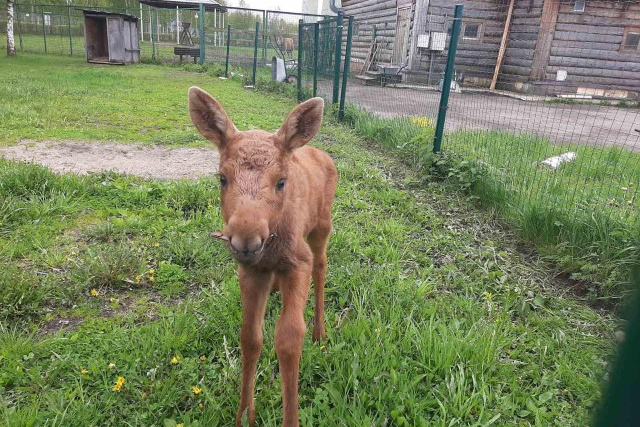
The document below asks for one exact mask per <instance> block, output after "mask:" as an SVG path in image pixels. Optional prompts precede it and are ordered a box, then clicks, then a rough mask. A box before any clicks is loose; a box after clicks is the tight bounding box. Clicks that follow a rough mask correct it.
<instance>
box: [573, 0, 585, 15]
mask: <svg viewBox="0 0 640 427" xmlns="http://www.w3.org/2000/svg"><path fill="white" fill-rule="evenodd" d="M585 7H587V2H586V0H577V1H576V2H575V3H574V4H573V11H574V12H584V9H585Z"/></svg>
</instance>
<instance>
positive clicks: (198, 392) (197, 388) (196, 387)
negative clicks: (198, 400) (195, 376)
mask: <svg viewBox="0 0 640 427" xmlns="http://www.w3.org/2000/svg"><path fill="white" fill-rule="evenodd" d="M191 391H192V392H193V394H195V395H196V396H197V395H199V394H200V393H202V389H201V388H200V387H198V386H197V385H194V386H193V387H191Z"/></svg>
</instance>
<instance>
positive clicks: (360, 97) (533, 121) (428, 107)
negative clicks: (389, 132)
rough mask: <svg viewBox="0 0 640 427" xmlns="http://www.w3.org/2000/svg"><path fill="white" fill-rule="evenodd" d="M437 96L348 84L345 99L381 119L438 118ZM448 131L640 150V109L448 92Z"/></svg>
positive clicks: (404, 89) (414, 90)
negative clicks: (501, 133) (488, 132)
mask: <svg viewBox="0 0 640 427" xmlns="http://www.w3.org/2000/svg"><path fill="white" fill-rule="evenodd" d="M439 100H440V93H439V92H436V91H432V90H424V89H410V88H391V87H378V86H364V85H362V84H359V83H354V82H351V81H350V82H349V88H348V90H347V101H348V102H352V103H355V104H357V105H359V106H361V107H364V108H365V109H367V110H369V111H371V112H372V113H375V114H377V115H379V116H382V117H396V116H406V115H409V116H427V117H432V118H435V117H436V116H437V110H438V102H439ZM446 129H447V130H458V129H481V130H510V131H514V132H516V133H527V134H536V135H539V136H543V137H547V138H549V139H550V140H551V141H553V142H554V143H558V144H561V143H567V142H575V143H580V144H588V145H596V146H620V147H624V148H626V149H628V150H633V151H638V152H640V133H639V132H636V131H635V129H640V109H637V108H619V107H603V106H599V105H586V104H553V103H549V102H544V101H523V100H520V99H515V98H510V97H506V96H498V95H492V94H488V93H452V94H451V98H450V103H449V110H448V112H447V122H446Z"/></svg>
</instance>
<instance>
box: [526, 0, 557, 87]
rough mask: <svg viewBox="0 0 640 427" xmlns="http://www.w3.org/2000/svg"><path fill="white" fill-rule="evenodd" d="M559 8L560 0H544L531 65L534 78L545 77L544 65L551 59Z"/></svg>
mask: <svg viewBox="0 0 640 427" xmlns="http://www.w3.org/2000/svg"><path fill="white" fill-rule="evenodd" d="M559 9H560V2H559V0H544V4H543V7H542V16H541V17H540V30H539V31H538V43H537V44H536V48H535V51H534V52H533V64H532V66H531V78H533V79H541V78H544V67H545V66H546V65H547V62H548V60H549V52H550V51H551V42H552V41H553V35H554V30H555V26H556V20H557V19H558V10H559Z"/></svg>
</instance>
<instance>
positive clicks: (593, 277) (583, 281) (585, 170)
mask: <svg viewBox="0 0 640 427" xmlns="http://www.w3.org/2000/svg"><path fill="white" fill-rule="evenodd" d="M346 120H347V122H348V123H349V124H350V125H351V126H353V127H354V129H355V131H356V132H357V133H358V134H360V135H362V136H363V137H365V138H367V139H369V140H372V141H377V142H379V143H381V144H382V145H383V146H385V147H388V148H391V149H393V150H394V151H396V152H398V153H399V154H400V155H401V156H402V157H403V158H404V159H405V160H407V161H408V162H409V163H410V164H411V165H413V166H414V167H416V168H417V169H418V170H421V171H422V172H423V173H424V174H426V175H428V176H430V178H432V179H436V180H440V179H443V178H444V179H445V180H447V181H449V182H452V183H454V184H455V186H456V187H459V188H462V189H463V190H464V191H465V193H466V194H468V195H470V196H471V198H472V199H473V200H475V201H476V202H478V203H479V204H481V205H484V206H487V207H489V208H491V209H492V210H494V211H496V212H498V213H499V214H500V215H501V217H502V218H504V219H506V220H507V221H508V222H510V223H511V224H513V225H515V226H516V227H518V228H519V229H520V230H521V232H522V234H523V236H524V237H526V238H527V239H528V240H530V241H533V242H535V243H536V244H537V247H538V250H539V251H540V253H541V254H542V255H543V256H545V257H546V258H547V259H549V260H550V261H551V262H552V264H553V265H555V266H556V267H557V268H558V270H559V272H561V273H567V274H568V275H569V276H570V278H571V279H572V280H573V281H574V283H573V284H574V285H578V287H579V288H581V292H584V293H586V294H588V295H589V297H590V298H592V299H601V300H606V303H607V304H614V305H615V304H618V303H620V302H623V301H624V299H625V297H626V296H627V295H628V294H629V292H630V291H631V288H632V287H631V271H632V269H633V267H634V266H636V265H638V263H639V262H640V261H639V260H640V215H639V212H640V200H639V198H638V195H639V193H638V192H639V190H638V187H639V186H640V154H639V153H633V152H630V151H626V150H623V149H621V148H594V147H589V146H584V145H576V144H562V145H554V144H552V143H551V142H549V141H548V140H546V139H544V138H539V137H535V136H528V135H512V134H509V133H506V132H495V131H494V132H489V131H457V132H451V133H448V134H447V135H446V136H445V139H444V142H443V150H444V156H443V157H442V156H441V157H439V158H434V156H433V155H432V154H431V150H432V148H433V145H432V144H433V135H434V129H433V126H432V123H430V122H428V121H424V122H419V119H415V120H417V123H414V122H413V121H412V119H411V118H398V119H393V120H387V119H380V118H377V117H374V116H372V115H370V114H368V113H365V112H361V111H359V110H357V109H356V108H353V107H351V108H349V109H348V111H347V116H346ZM423 120H426V119H423ZM567 151H574V152H576V153H577V159H576V161H574V162H572V163H569V164H566V165H563V166H561V167H560V168H559V169H558V170H556V171H553V170H550V169H548V168H546V167H545V166H541V165H539V163H540V162H541V161H542V160H544V159H546V158H548V157H551V156H554V155H558V154H561V153H564V152H567ZM434 162H435V163H434Z"/></svg>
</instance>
